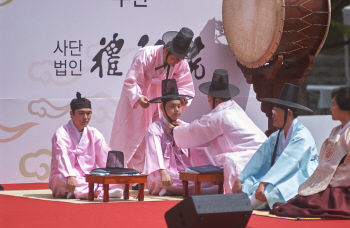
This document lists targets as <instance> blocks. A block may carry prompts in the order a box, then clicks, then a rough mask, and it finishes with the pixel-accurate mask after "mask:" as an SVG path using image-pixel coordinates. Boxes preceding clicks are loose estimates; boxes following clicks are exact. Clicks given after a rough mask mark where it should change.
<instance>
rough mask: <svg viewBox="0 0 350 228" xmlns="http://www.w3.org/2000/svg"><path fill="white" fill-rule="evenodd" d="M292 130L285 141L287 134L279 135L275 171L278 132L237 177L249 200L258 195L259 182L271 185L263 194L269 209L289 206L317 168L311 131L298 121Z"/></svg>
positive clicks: (261, 147)
mask: <svg viewBox="0 0 350 228" xmlns="http://www.w3.org/2000/svg"><path fill="white" fill-rule="evenodd" d="M291 127H292V129H291V131H290V133H289V135H288V136H287V139H286V140H284V137H285V136H284V132H283V131H282V132H281V134H280V139H279V143H278V147H277V151H276V159H275V163H274V165H273V166H272V167H271V160H272V154H273V151H274V147H275V144H276V138H277V134H278V131H276V132H274V133H273V134H271V135H270V137H269V138H268V139H267V140H266V141H265V142H264V143H263V144H262V145H261V146H260V148H259V149H258V150H257V151H256V153H255V154H254V155H253V157H252V158H251V160H250V161H249V162H248V164H247V166H246V167H245V168H244V170H243V171H242V172H241V174H240V175H239V176H238V179H240V180H241V181H242V191H243V192H245V193H247V194H248V195H249V196H250V195H252V194H253V193H254V192H255V190H256V189H257V188H258V186H259V183H260V182H264V183H268V185H267V186H266V188H265V192H264V194H265V197H266V199H267V202H268V204H269V206H270V208H272V206H273V204H274V203H276V202H286V201H288V200H289V199H291V198H292V197H294V196H295V195H297V194H298V187H299V186H300V185H301V184H302V183H303V182H304V181H306V180H307V179H308V178H309V177H310V176H311V175H312V173H313V172H314V171H315V169H316V167H317V166H318V161H317V160H318V153H317V148H316V144H315V140H314V138H313V137H312V135H311V133H310V132H309V130H308V129H307V128H306V127H305V126H304V125H302V124H301V123H300V122H299V121H298V120H297V119H294V121H293V124H292V126H291ZM284 141H285V143H284ZM284 144H285V148H284V149H283V147H284Z"/></svg>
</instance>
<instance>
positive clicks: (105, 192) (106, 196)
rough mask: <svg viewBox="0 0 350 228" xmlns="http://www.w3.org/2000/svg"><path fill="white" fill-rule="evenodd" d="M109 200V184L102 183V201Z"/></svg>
mask: <svg viewBox="0 0 350 228" xmlns="http://www.w3.org/2000/svg"><path fill="white" fill-rule="evenodd" d="M108 201H109V184H104V185H103V202H108Z"/></svg>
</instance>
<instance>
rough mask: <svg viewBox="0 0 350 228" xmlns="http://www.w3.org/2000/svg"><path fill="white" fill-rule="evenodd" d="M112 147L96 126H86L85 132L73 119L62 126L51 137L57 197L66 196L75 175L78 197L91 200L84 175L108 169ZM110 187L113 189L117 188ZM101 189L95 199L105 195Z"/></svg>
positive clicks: (52, 185)
mask: <svg viewBox="0 0 350 228" xmlns="http://www.w3.org/2000/svg"><path fill="white" fill-rule="evenodd" d="M108 151H110V148H109V146H108V144H107V143H106V141H105V139H104V137H103V135H102V134H101V133H100V132H99V131H98V130H97V129H96V128H93V127H89V126H87V127H84V130H83V132H82V133H80V132H79V131H78V129H77V128H76V127H75V126H74V124H73V121H72V120H70V121H69V122H68V124H66V125H64V126H62V127H60V128H59V129H58V130H57V131H56V132H55V134H54V136H53V138H52V160H51V173H50V178H49V188H50V189H51V191H52V195H53V196H55V197H64V198H65V197H66V196H67V193H68V191H67V189H66V184H67V178H68V177H69V176H74V177H75V178H76V182H77V186H76V188H75V190H74V196H75V198H87V197H88V192H89V189H88V183H87V182H86V180H85V174H89V172H90V171H91V170H93V169H95V168H96V166H98V167H106V159H107V154H108ZM118 187H119V186H117V185H111V186H110V189H111V190H112V189H115V188H118ZM102 195H103V191H102V186H100V187H99V188H97V189H96V191H95V197H98V196H102Z"/></svg>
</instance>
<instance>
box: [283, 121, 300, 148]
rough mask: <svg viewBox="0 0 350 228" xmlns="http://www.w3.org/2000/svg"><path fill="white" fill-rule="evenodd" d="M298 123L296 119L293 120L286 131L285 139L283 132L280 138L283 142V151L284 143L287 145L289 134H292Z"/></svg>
mask: <svg viewBox="0 0 350 228" xmlns="http://www.w3.org/2000/svg"><path fill="white" fill-rule="evenodd" d="M297 122H298V120H297V118H295V119H294V120H293V122H292V124H291V125H290V127H289V129H288V132H287V135H286V137H284V130H283V132H282V133H283V136H282V142H283V149H284V148H285V147H286V143H287V139H288V137H289V135H290V133H291V132H292V129H293V127H294V125H295V124H296V123H297Z"/></svg>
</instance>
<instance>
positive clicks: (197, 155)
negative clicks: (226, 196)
mask: <svg viewBox="0 0 350 228" xmlns="http://www.w3.org/2000/svg"><path fill="white" fill-rule="evenodd" d="M162 90H163V91H162V92H163V93H162V94H163V96H162V97H157V98H154V99H152V100H151V101H150V102H151V103H153V102H162V104H161V110H162V112H163V117H162V118H161V119H159V120H157V121H155V122H153V123H152V124H151V125H150V126H149V127H148V129H147V133H146V137H145V141H146V165H147V171H148V177H147V188H148V190H149V192H150V194H153V195H170V194H173V195H182V191H183V188H182V181H181V180H180V179H179V171H184V170H185V169H186V168H188V167H192V164H191V159H192V162H193V164H194V165H195V166H200V165H208V164H215V163H214V161H213V160H212V158H211V156H210V154H209V152H208V150H207V149H206V148H205V147H197V148H190V149H182V148H180V147H178V146H177V145H176V144H175V143H174V139H173V136H172V135H170V134H167V133H166V126H167V125H168V124H169V122H173V121H177V122H181V123H184V122H182V121H181V120H179V118H180V116H181V113H182V108H181V101H180V99H181V98H182V97H186V95H181V94H179V93H178V90H177V88H176V81H175V80H174V79H168V80H163V81H162ZM187 97H188V96H187ZM191 98H192V97H191ZM208 187H212V188H209V189H207V188H208ZM194 191H195V185H194V182H189V194H194ZM215 191H216V193H217V187H215V186H214V185H213V184H212V183H210V182H204V183H202V192H203V193H204V194H205V193H213V192H215Z"/></svg>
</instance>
